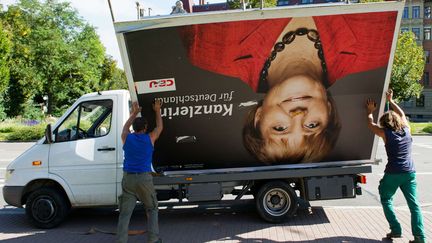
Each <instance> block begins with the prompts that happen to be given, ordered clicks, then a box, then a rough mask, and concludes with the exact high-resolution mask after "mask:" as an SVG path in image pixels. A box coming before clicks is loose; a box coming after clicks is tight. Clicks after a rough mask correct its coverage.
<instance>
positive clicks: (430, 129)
mask: <svg viewBox="0 0 432 243" xmlns="http://www.w3.org/2000/svg"><path fill="white" fill-rule="evenodd" d="M410 126H411V133H412V134H413V135H416V134H430V135H432V122H410Z"/></svg>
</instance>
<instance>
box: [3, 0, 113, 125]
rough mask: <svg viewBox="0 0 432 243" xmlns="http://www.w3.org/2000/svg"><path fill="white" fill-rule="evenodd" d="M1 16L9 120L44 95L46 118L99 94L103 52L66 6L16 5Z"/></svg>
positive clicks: (35, 1)
mask: <svg viewBox="0 0 432 243" xmlns="http://www.w3.org/2000/svg"><path fill="white" fill-rule="evenodd" d="M0 17H1V18H2V19H3V22H4V23H5V28H6V29H8V30H9V32H10V33H11V40H12V43H13V44H12V48H11V58H10V59H11V64H10V66H11V68H10V81H9V87H8V90H7V97H6V99H5V103H6V106H7V109H6V111H7V112H8V115H9V116H16V115H19V114H24V113H25V112H26V111H25V110H24V108H25V107H26V106H25V104H26V102H29V100H33V99H35V98H37V97H41V96H44V95H47V96H48V113H49V114H52V113H58V112H59V111H63V108H64V107H65V106H69V105H70V104H71V103H72V102H73V101H74V100H76V98H78V97H79V96H81V95H83V94H85V93H88V92H92V91H96V90H100V80H101V77H102V66H103V64H104V60H105V48H104V47H103V45H102V43H101V41H100V39H99V36H98V35H97V34H96V31H95V28H94V27H93V26H90V25H89V24H87V23H85V22H84V20H83V19H82V18H81V17H80V16H78V13H77V12H76V10H75V9H73V8H72V7H71V6H70V4H69V3H67V2H60V3H59V2H57V1H54V0H48V1H41V0H20V1H18V3H17V4H15V5H10V6H9V8H8V10H7V11H6V12H4V13H2V14H1V15H0Z"/></svg>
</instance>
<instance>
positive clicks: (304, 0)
mask: <svg viewBox="0 0 432 243" xmlns="http://www.w3.org/2000/svg"><path fill="white" fill-rule="evenodd" d="M301 3H302V4H308V3H313V0H301Z"/></svg>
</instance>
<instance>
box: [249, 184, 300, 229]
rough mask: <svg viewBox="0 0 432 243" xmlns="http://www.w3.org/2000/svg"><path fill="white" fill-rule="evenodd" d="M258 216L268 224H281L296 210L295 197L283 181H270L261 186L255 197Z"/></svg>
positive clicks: (296, 202)
mask: <svg viewBox="0 0 432 243" xmlns="http://www.w3.org/2000/svg"><path fill="white" fill-rule="evenodd" d="M255 203H256V208H257V210H258V214H259V215H260V216H261V218H263V219H264V220H265V221H267V222H270V223H281V222H283V221H285V220H286V219H287V218H289V217H290V216H292V215H293V214H294V213H295V212H296V210H297V208H298V201H297V195H296V194H295V192H294V190H293V189H292V188H291V186H290V185H289V184H288V183H286V182H283V181H271V182H268V183H266V184H264V185H262V186H261V187H260V188H259V190H258V192H257V194H256V197H255Z"/></svg>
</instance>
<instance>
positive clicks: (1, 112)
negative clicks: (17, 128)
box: [0, 95, 7, 121]
mask: <svg viewBox="0 0 432 243" xmlns="http://www.w3.org/2000/svg"><path fill="white" fill-rule="evenodd" d="M6 117H7V115H6V110H5V107H4V98H3V96H2V95H0V121H3V120H5V119H6Z"/></svg>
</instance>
